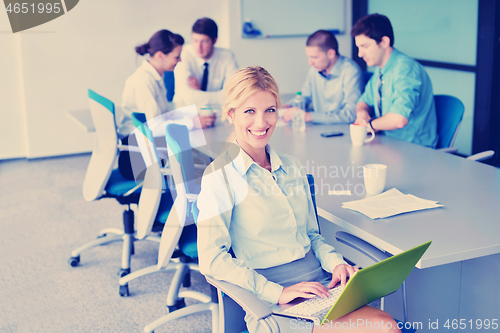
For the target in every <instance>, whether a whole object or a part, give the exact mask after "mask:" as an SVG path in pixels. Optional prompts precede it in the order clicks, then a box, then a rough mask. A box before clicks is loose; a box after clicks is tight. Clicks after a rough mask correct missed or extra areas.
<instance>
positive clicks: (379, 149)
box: [191, 125, 500, 268]
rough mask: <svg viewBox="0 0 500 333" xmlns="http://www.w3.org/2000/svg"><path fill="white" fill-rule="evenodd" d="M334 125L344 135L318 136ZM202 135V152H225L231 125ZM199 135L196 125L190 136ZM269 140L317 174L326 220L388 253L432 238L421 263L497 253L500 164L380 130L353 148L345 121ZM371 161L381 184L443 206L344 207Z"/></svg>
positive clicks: (283, 131)
mask: <svg viewBox="0 0 500 333" xmlns="http://www.w3.org/2000/svg"><path fill="white" fill-rule="evenodd" d="M336 130H338V131H342V132H344V136H342V137H331V138H323V137H321V136H320V133H323V132H330V131H336ZM203 133H204V136H205V138H206V140H207V142H208V143H209V149H208V150H207V151H206V152H212V153H213V152H215V151H217V152H220V151H221V150H222V146H223V144H221V142H224V141H225V138H226V137H227V136H228V133H229V131H228V130H226V129H225V128H224V127H223V125H219V126H217V127H215V128H210V129H206V130H203ZM200 134H201V131H194V132H193V133H192V136H191V137H192V140H196V139H195V137H197V136H198V137H199V136H200ZM217 143H219V144H217ZM270 144H271V145H272V146H273V148H274V149H275V150H277V151H279V152H283V153H287V154H290V155H294V156H296V157H298V158H299V159H300V160H301V161H302V163H303V164H304V166H305V167H306V172H307V173H311V174H313V175H314V176H315V184H316V200H317V206H318V213H319V215H320V216H322V217H323V218H325V219H327V220H329V221H331V222H333V223H335V224H337V225H339V226H341V227H343V228H344V229H346V230H347V231H349V232H351V233H353V234H355V235H357V236H359V237H361V238H363V239H365V240H367V241H369V242H371V243H372V244H374V245H376V246H378V247H380V248H383V249H384V250H386V251H388V252H390V253H392V254H397V253H400V252H403V251H405V250H407V249H409V248H411V247H414V246H416V245H419V244H421V243H424V242H426V241H428V240H432V241H433V244H432V245H431V247H430V248H429V250H428V251H427V252H426V254H425V255H424V257H423V258H422V260H421V262H420V264H419V265H417V267H419V268H425V267H432V266H438V265H443V264H447V263H452V262H457V261H463V260H467V259H472V258H477V257H482V256H487V255H490V254H495V253H500V170H499V169H497V168H494V167H491V166H489V165H486V164H482V163H479V162H475V161H470V160H466V159H464V158H461V157H459V156H454V155H451V154H447V153H444V152H439V151H436V150H433V149H429V148H425V147H422V146H418V145H414V144H410V143H407V142H404V141H400V140H395V139H391V138H389V137H385V136H377V137H376V138H375V140H374V141H372V142H371V143H368V144H365V145H364V146H361V147H354V146H352V144H351V141H350V136H349V127H348V126H347V125H308V126H307V128H306V132H304V133H300V132H299V133H297V132H293V131H292V129H291V128H290V127H289V126H284V127H277V128H276V130H275V132H274V134H273V137H272V138H271V140H270ZM201 150H203V148H201ZM368 163H382V164H386V165H387V166H388V172H387V182H386V188H385V189H386V190H387V189H391V188H393V187H395V188H397V189H398V190H400V191H401V192H403V193H404V194H413V195H416V196H418V197H421V198H423V199H429V200H436V201H439V203H440V204H443V205H444V207H442V208H437V209H430V210H424V211H418V212H411V213H406V214H401V215H397V216H394V217H390V218H385V219H378V220H371V219H370V218H368V217H366V216H364V215H362V214H360V213H357V212H354V211H351V210H348V209H344V208H341V204H342V202H345V201H351V200H358V199H362V198H365V197H366V194H364V189H363V186H362V184H363V178H362V168H361V167H362V166H363V165H365V164H368ZM360 172H361V173H360ZM334 189H335V190H348V189H349V190H351V191H352V193H353V195H351V196H330V195H328V190H334Z"/></svg>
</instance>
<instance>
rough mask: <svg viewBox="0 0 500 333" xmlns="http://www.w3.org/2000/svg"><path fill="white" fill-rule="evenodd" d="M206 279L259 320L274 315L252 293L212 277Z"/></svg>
mask: <svg viewBox="0 0 500 333" xmlns="http://www.w3.org/2000/svg"><path fill="white" fill-rule="evenodd" d="M205 278H206V279H207V281H208V283H210V284H211V285H212V286H214V287H215V288H217V289H220V290H221V291H222V292H224V293H225V294H226V295H228V296H229V297H231V298H232V299H233V300H234V301H235V302H236V303H238V304H239V305H240V306H241V307H242V308H243V310H245V312H247V313H248V314H250V315H251V316H253V317H254V318H256V319H257V320H261V319H265V318H267V317H269V316H270V315H272V314H273V312H272V311H271V309H270V308H269V306H268V305H267V304H266V303H265V302H264V301H263V300H261V299H259V298H258V297H257V296H255V295H254V294H252V293H251V292H250V291H248V290H246V289H243V288H241V287H239V286H237V285H234V284H232V283H229V282H226V281H220V280H216V279H214V278H213V277H211V276H207V275H205Z"/></svg>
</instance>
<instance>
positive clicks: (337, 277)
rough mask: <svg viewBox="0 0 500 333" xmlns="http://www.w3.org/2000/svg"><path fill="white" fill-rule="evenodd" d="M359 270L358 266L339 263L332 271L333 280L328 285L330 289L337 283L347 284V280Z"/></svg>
mask: <svg viewBox="0 0 500 333" xmlns="http://www.w3.org/2000/svg"><path fill="white" fill-rule="evenodd" d="M358 270H359V268H358V267H352V266H351V265H344V264H340V265H337V266H336V267H335V268H334V269H333V272H332V281H331V282H330V284H329V285H328V289H331V288H333V287H335V285H336V284H337V283H339V281H340V284H341V285H342V286H345V284H346V282H347V280H348V279H349V278H350V277H351V276H353V275H354V273H356V272H357V271H358Z"/></svg>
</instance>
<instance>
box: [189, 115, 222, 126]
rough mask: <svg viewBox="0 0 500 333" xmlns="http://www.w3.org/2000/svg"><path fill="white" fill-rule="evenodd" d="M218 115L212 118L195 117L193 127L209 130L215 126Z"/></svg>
mask: <svg viewBox="0 0 500 333" xmlns="http://www.w3.org/2000/svg"><path fill="white" fill-rule="evenodd" d="M215 118H216V115H215V114H213V115H211V116H196V117H193V127H194V128H207V127H211V126H213V125H214V122H215Z"/></svg>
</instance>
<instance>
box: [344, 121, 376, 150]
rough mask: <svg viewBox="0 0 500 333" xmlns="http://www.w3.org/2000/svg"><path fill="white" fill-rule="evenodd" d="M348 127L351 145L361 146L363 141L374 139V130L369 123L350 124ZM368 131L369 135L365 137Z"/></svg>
mask: <svg viewBox="0 0 500 333" xmlns="http://www.w3.org/2000/svg"><path fill="white" fill-rule="evenodd" d="M349 127H350V132H351V141H352V145H353V146H362V145H363V144H364V143H365V142H370V141H372V140H373V139H375V132H374V131H373V129H372V128H371V127H370V126H369V125H360V124H351V125H349ZM368 132H370V133H371V136H370V137H369V138H368V139H367V138H366V136H367V135H368Z"/></svg>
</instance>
